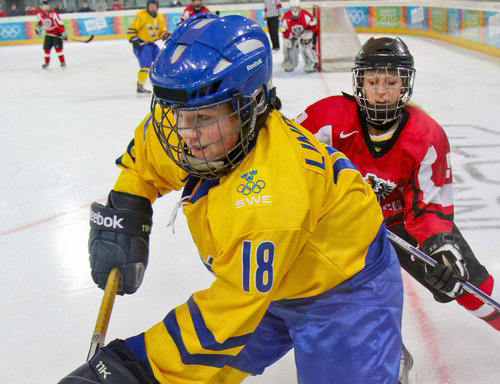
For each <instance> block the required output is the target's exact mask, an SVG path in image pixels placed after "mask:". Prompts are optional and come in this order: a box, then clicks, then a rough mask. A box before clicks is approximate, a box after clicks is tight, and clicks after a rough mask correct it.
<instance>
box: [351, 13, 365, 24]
mask: <svg viewBox="0 0 500 384" xmlns="http://www.w3.org/2000/svg"><path fill="white" fill-rule="evenodd" d="M347 15H348V16H349V19H351V23H353V24H359V23H361V22H362V21H363V19H364V18H365V13H364V12H363V11H362V10H361V9H357V10H349V11H347Z"/></svg>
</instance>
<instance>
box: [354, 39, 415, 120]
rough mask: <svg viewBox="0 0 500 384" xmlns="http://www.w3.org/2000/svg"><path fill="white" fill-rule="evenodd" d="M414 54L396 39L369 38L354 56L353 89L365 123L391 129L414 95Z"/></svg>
mask: <svg viewBox="0 0 500 384" xmlns="http://www.w3.org/2000/svg"><path fill="white" fill-rule="evenodd" d="M413 63H414V61H413V56H412V55H411V53H410V51H409V50H408V47H407V46H406V44H405V43H404V42H403V41H402V40H401V39H400V38H399V37H397V38H395V39H393V38H389V37H381V38H378V39H375V38H373V37H372V38H370V39H369V40H368V41H367V42H366V43H365V44H363V46H362V47H361V50H360V52H359V53H358V55H357V56H356V59H355V67H354V68H353V70H352V73H353V92H354V97H355V98H356V101H357V102H358V105H359V106H360V108H361V111H362V112H363V114H364V116H365V118H366V120H367V122H368V123H369V124H370V125H373V126H374V127H375V128H377V129H388V128H390V127H391V126H392V125H393V124H394V122H395V120H396V119H398V118H399V117H400V116H401V114H402V112H403V109H404V108H405V106H406V105H407V104H408V102H409V101H410V98H411V96H412V94H413V84H414V80H415V69H414V68H413Z"/></svg>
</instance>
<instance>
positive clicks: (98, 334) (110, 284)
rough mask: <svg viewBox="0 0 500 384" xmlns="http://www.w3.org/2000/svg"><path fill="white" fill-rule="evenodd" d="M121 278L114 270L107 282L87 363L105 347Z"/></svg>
mask: <svg viewBox="0 0 500 384" xmlns="http://www.w3.org/2000/svg"><path fill="white" fill-rule="evenodd" d="M121 276H122V274H121V271H120V270H119V269H118V268H113V269H112V270H111V272H110V273H109V276H108V281H107V282H106V289H105V290H104V296H103V298H102V302H101V309H100V310H99V315H98V316H97V322H96V325H95V328H94V334H93V335H92V341H91V343H90V350H89V354H88V356H87V361H90V360H91V359H92V358H93V357H94V355H95V354H96V352H97V350H98V349H99V348H101V347H102V346H103V345H104V338H105V337H106V331H107V330H108V324H109V319H110V318H111V311H112V309H113V304H114V302H115V296H116V292H117V291H118V285H119V284H120V279H121Z"/></svg>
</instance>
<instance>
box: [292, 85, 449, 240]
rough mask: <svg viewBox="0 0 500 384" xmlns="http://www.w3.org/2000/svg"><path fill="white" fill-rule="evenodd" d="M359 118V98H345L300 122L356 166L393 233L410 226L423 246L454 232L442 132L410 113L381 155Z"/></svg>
mask: <svg viewBox="0 0 500 384" xmlns="http://www.w3.org/2000/svg"><path fill="white" fill-rule="evenodd" d="M358 113H359V112H358V105H357V103H356V100H355V99H354V97H352V96H349V95H345V94H344V96H332V97H328V98H326V99H323V100H320V101H318V102H316V103H314V104H312V105H311V106H309V107H307V109H306V110H305V111H304V112H303V113H302V114H300V115H299V116H298V117H297V118H296V119H295V121H297V122H298V123H299V124H301V125H302V126H304V127H305V128H307V129H308V130H309V131H311V132H312V133H314V134H315V135H316V137H317V138H319V139H320V141H322V142H325V143H328V144H330V145H331V146H332V147H334V148H335V149H337V150H339V151H341V152H343V153H344V154H345V155H346V156H347V157H348V158H349V159H350V160H351V162H352V163H353V164H354V165H355V166H356V168H358V170H359V171H360V172H361V174H362V175H363V178H364V179H365V180H366V181H367V182H369V183H370V184H371V186H372V188H373V189H374V191H375V193H376V195H377V198H378V200H379V203H380V204H381V206H382V210H383V212H384V217H385V219H386V222H387V225H388V226H389V227H390V226H391V225H394V224H400V223H403V222H404V223H405V228H406V230H407V231H408V232H409V233H410V235H411V236H412V237H413V238H415V239H416V240H417V241H418V243H419V245H420V246H421V245H422V243H423V242H424V240H426V239H428V238H429V237H430V236H432V235H435V234H437V233H440V232H451V230H452V223H453V211H454V207H453V189H452V188H453V185H452V172H451V164H450V145H449V142H448V138H447V136H446V133H445V132H444V130H443V129H442V127H441V126H440V125H439V124H438V123H437V122H435V121H434V120H433V119H432V118H430V117H429V116H428V115H427V114H425V113H424V112H422V111H420V110H418V109H415V108H407V111H406V112H405V115H404V117H403V120H402V122H401V124H400V126H399V128H398V129H397V130H396V131H395V132H394V134H393V135H392V138H391V139H389V141H388V142H387V144H386V145H385V146H384V147H383V148H382V150H380V151H379V152H377V151H376V150H375V148H374V145H373V143H372V141H371V139H370V135H369V133H368V130H367V127H366V126H365V124H361V122H360V119H359V117H358Z"/></svg>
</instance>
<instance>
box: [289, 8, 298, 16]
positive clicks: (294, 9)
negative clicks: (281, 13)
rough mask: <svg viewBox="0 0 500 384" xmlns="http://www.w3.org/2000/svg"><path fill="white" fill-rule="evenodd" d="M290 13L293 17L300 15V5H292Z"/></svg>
mask: <svg viewBox="0 0 500 384" xmlns="http://www.w3.org/2000/svg"><path fill="white" fill-rule="evenodd" d="M290 13H291V14H292V15H293V17H298V16H299V13H300V7H290Z"/></svg>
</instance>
